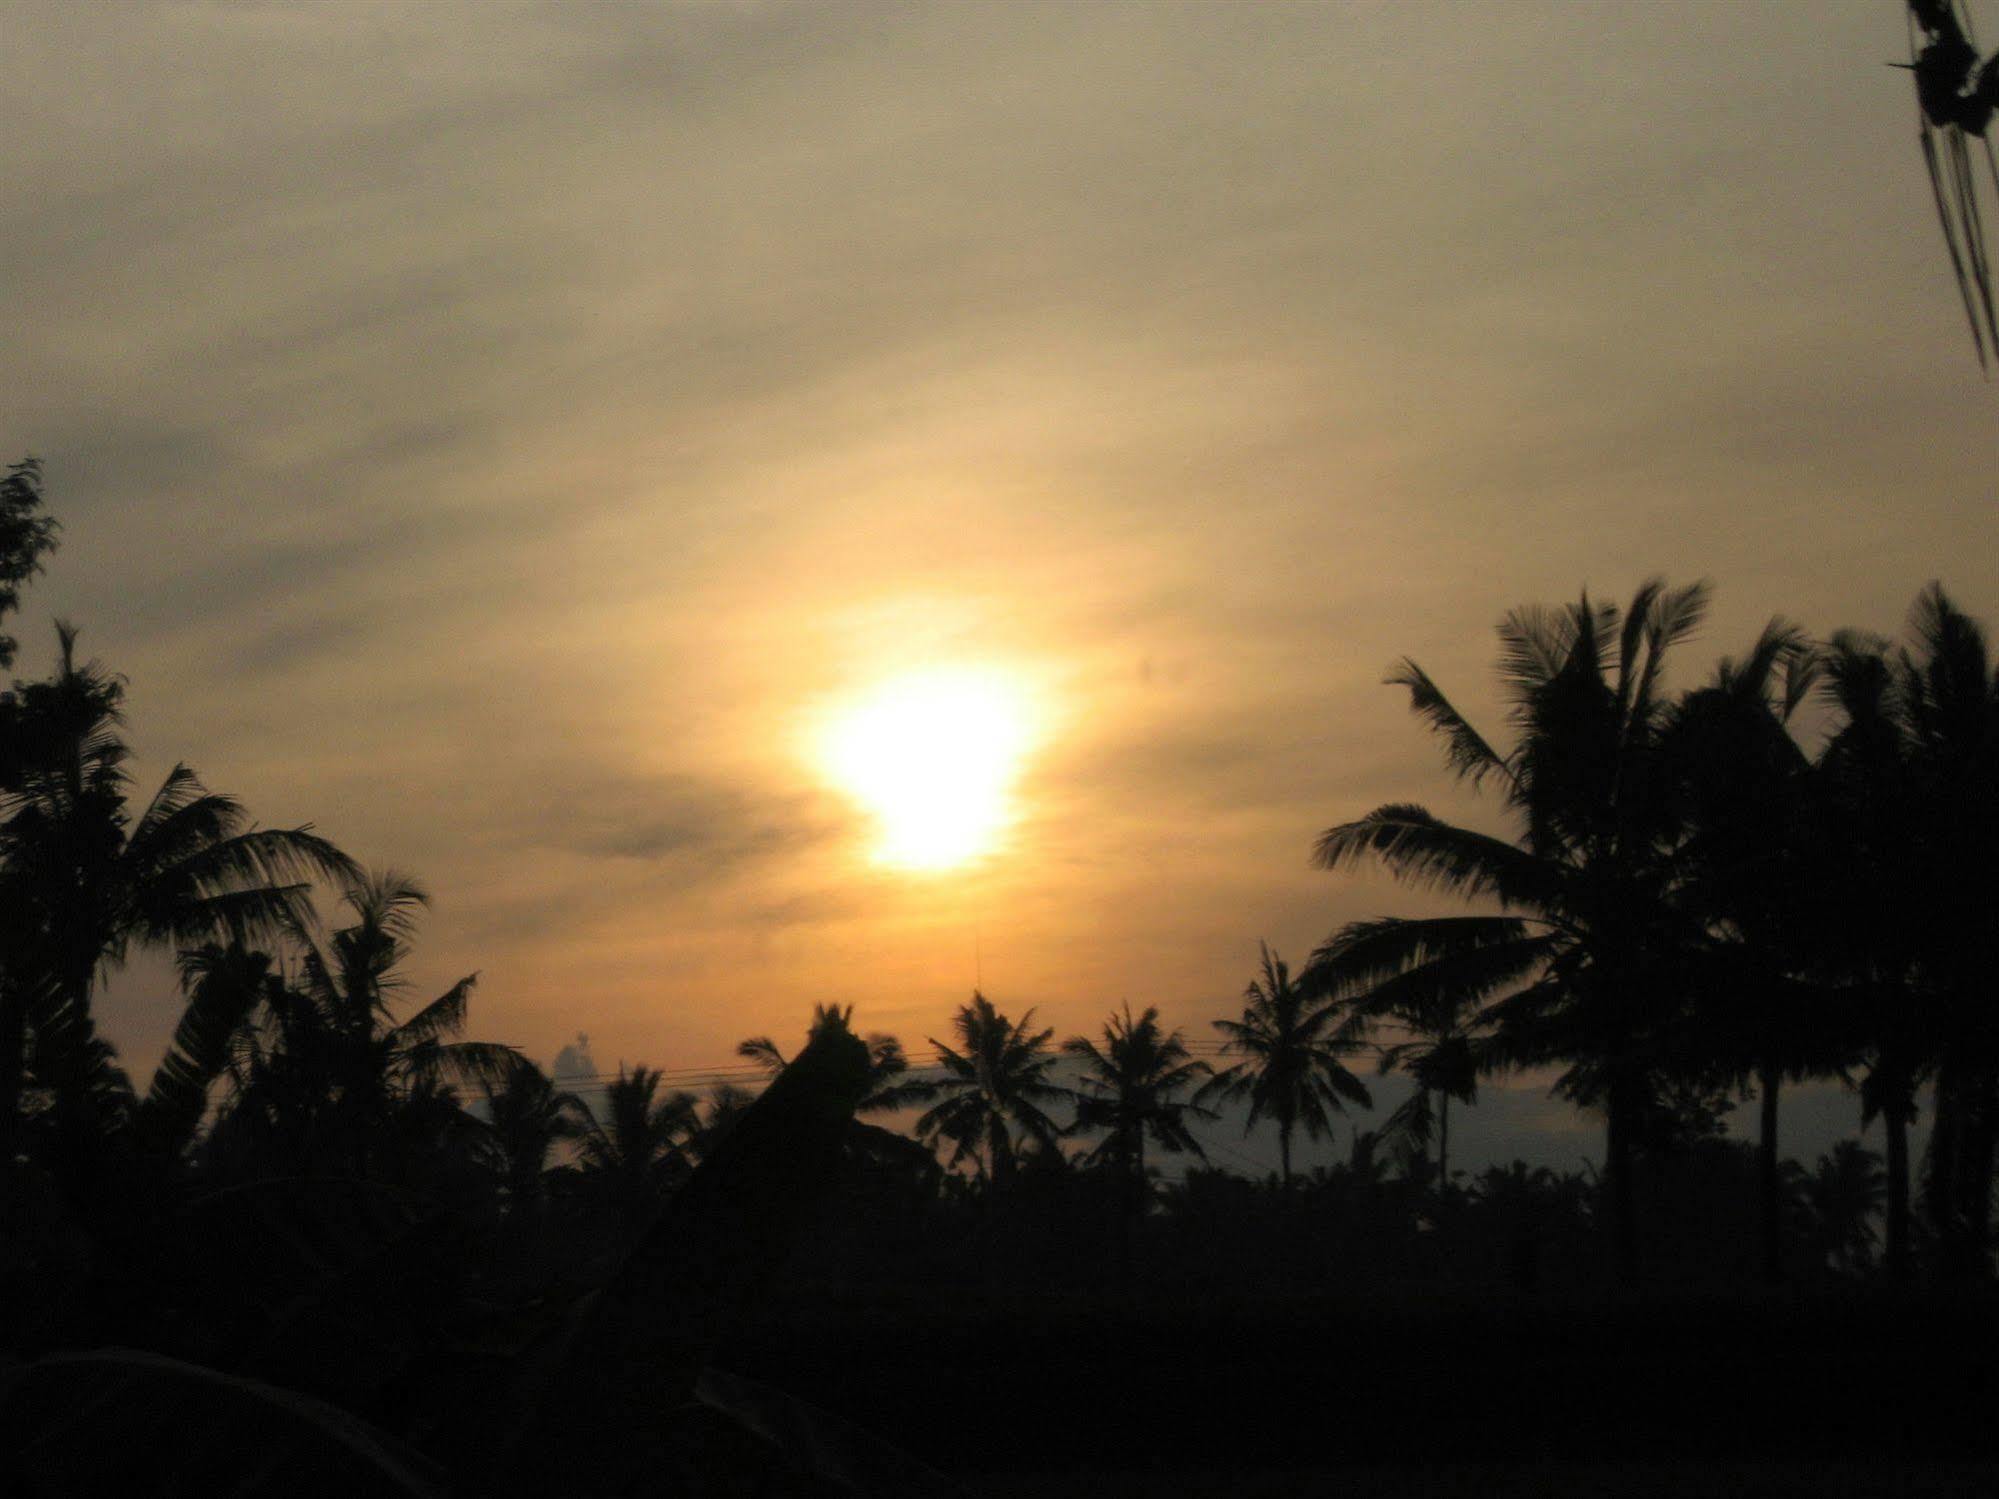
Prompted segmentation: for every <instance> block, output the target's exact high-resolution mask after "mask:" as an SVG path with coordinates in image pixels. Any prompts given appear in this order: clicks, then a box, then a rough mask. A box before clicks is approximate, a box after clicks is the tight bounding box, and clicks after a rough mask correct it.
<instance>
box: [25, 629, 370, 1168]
mask: <svg viewBox="0 0 1999 1499" xmlns="http://www.w3.org/2000/svg"><path fill="white" fill-rule="evenodd" d="M76 639H77V636H76V631H75V630H73V629H71V628H69V627H68V626H66V625H59V626H58V627H57V640H58V644H59V658H58V663H57V669H56V672H55V674H54V675H53V676H52V677H51V678H49V679H48V680H47V681H42V682H33V683H28V684H26V685H24V686H22V687H20V688H19V689H17V690H16V691H15V692H14V693H12V694H10V695H8V696H7V697H6V699H5V700H4V702H0V743H4V745H5V746H6V750H7V753H6V754H5V755H4V756H0V1187H4V1177H5V1175H6V1173H7V1171H8V1169H9V1167H10V1165H11V1163H12V1161H13V1158H14V1137H15V1130H16V1127H17V1123H18V1116H19V1111H20V1100H21V1095H22V1088H23V1085H24V1081H25V1080H26V1079H25V1073H24V1068H26V1066H27V1065H28V1062H29V1060H30V1058H31V1057H32V1059H33V1063H34V1073H35V1078H36V1081H37V1083H38V1085H39V1086H40V1087H42V1088H43V1089H45V1090H50V1091H53V1092H56V1093H60V1092H62V1091H64V1090H65V1089H72V1090H74V1091H76V1092H77V1093H78V1094H79V1095H81V1094H83V1093H84V1092H87V1091H88V1090H89V1089H90V1088H91V1087H92V1086H94V1084H93V1083H92V1082H91V1079H92V1078H93V1077H98V1076H101V1075H102V1073H101V1068H100V1067H99V1066H98V1064H97V1061H96V1060H94V1059H97V1058H98V1057H99V1053H100V1052H101V1051H102V1050H103V1048H102V1043H100V1042H99V1041H98V1040H97V1038H96V1028H95V1022H94V1019H93V1017H92V1015H91V1008H90V1006H91V999H92V996H93V994H94V992H95V988H96V985H97V983H98V981H99V980H100V978H101V977H102V976H103V975H104V974H105V973H106V972H107V971H109V970H112V969H115V968H117V967H118V966H119V965H121V964H122V963H123V962H124V961H125V960H126V958H127V957H128V956H129V954H130V953H131V952H132V951H133V950H134V949H138V948H149V947H171V948H191V947H196V946H198V945H200V944H202V943H205V942H210V941H215V940H225V941H236V942H246V943H247V942H255V941H259V940H262V939H265V938H271V937H276V936H278V935H281V934H283V933H286V932H290V931H296V930H301V929H303V927H304V926H305V923H306V922H307V921H308V920H309V917H310V910H311V906H310V895H311V882H312V881H313V880H314V879H320V878H332V879H349V878H352V877H353V875H354V873H355V866H354V864H353V861H351V860H350V859H348V857H347V856H346V855H345V854H343V853H341V852H340V851H339V850H338V849H336V848H335V847H334V846H333V845H332V844H331V843H329V842H327V841H326V840H325V839H324V838H321V837H318V836H317V835H315V834H314V833H313V832H312V831H311V829H310V828H309V827H298V828H257V827H253V826H251V825H250V822H249V818H248V816H247V814H246V813H245V812H244V810H243V808H242V806H241V805H240V804H239V803H237V802H236V801H235V800H234V799H233V798H230V797H227V796H223V795H220V794H219V793H216V792H212V791H209V790H208V789H207V788H206V787H205V786H203V785H202V784H201V782H200V780H199V779H198V778H197V777H196V776H195V773H194V772H193V771H192V770H190V769H189V768H188V767H187V766H185V765H177V766H175V767H174V769H173V770H172V771H171V772H170V773H169V774H168V776H167V778H166V780H165V782H164V783H163V784H162V785H161V786H160V788H159V790H158V791H156V792H155V793H154V794H153V796H152V798H151V799H150V800H149V801H148V802H147V803H146V804H145V805H144V807H142V808H140V809H138V810H137V811H136V812H135V811H134V809H133V807H132V805H131V803H130V802H129V800H128V793H129V791H130V788H131V775H130V772H129V771H128V770H127V768H126V765H127V761H128V760H129V759H130V757H131V749H130V746H129V745H128V744H127V743H126V741H125V738H124V736H123V734H122V732H121V726H122V721H123V701H124V685H123V683H122V682H121V681H120V680H119V679H118V678H116V677H113V676H111V675H110V674H109V673H107V672H106V671H105V670H104V668H103V667H101V666H100V665H98V664H97V663H96V662H89V663H86V664H82V665H79V664H78V662H77V659H76Z"/></svg>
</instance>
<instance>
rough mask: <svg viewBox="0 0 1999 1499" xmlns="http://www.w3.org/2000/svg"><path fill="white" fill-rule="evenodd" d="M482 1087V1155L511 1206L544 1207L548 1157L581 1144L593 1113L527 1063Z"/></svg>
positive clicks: (522, 1208) (581, 1101) (524, 1208)
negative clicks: (567, 1144)
mask: <svg viewBox="0 0 1999 1499" xmlns="http://www.w3.org/2000/svg"><path fill="white" fill-rule="evenodd" d="M481 1087H482V1091H483V1092H484V1093H485V1095H486V1111H487V1115H488V1118H487V1121H486V1126H487V1136H486V1141H485V1150H484V1152H483V1153H484V1154H486V1155H487V1157H488V1158H489V1159H490V1160H491V1161H492V1162H493V1164H494V1165H495V1166H496V1167H497V1168H498V1170H499V1173H500V1177H501V1180H502V1181H504V1182H505V1183H506V1187H507V1198H508V1202H509V1204H510V1205H511V1206H512V1207H513V1208H515V1209H517V1210H532V1209H533V1208H535V1207H537V1206H538V1205H539V1204H540V1202H541V1198H542V1172H543V1170H544V1169H545V1168H546V1166H547V1165H548V1153H549V1152H550V1151H551V1150H553V1149H554V1148H555V1147H556V1146H557V1145H559V1144H561V1143H563V1142H564V1141H568V1140H575V1139H579V1138H581V1137H582V1135H583V1134H584V1133H585V1132H586V1131H587V1130H588V1129H589V1127H590V1111H589V1109H588V1108H587V1107H586V1106H585V1104H584V1102H583V1100H582V1099H581V1098H579V1097H577V1096H576V1095H575V1094H574V1093H570V1092H566V1091H564V1090H562V1089H560V1088H557V1087H556V1086H555V1084H554V1082H553V1081H552V1080H551V1079H550V1078H549V1076H548V1074H547V1073H545V1072H543V1071H542V1070H541V1069H540V1068H539V1067H537V1066H535V1065H534V1063H532V1062H530V1061H528V1060H526V1059H525V1058H523V1059H522V1061H521V1062H520V1064H519V1065H518V1066H516V1067H515V1068H513V1069H512V1070H511V1071H510V1072H509V1073H508V1074H507V1075H506V1077H505V1078H504V1079H503V1080H502V1081H500V1082H499V1083H498V1084H495V1083H494V1082H492V1081H491V1080H487V1081H485V1082H483V1083H482V1085H481Z"/></svg>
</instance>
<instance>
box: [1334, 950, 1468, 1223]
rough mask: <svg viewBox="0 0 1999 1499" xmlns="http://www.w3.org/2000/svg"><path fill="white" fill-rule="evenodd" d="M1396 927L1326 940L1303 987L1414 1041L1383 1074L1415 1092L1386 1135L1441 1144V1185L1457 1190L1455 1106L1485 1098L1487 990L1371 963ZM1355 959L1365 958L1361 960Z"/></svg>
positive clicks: (1386, 1063)
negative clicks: (1398, 1075) (1396, 1076)
mask: <svg viewBox="0 0 1999 1499" xmlns="http://www.w3.org/2000/svg"><path fill="white" fill-rule="evenodd" d="M1395 921H1396V918H1390V919H1389V921H1388V922H1386V923H1384V922H1378V921H1354V922H1349V923H1347V925H1345V926H1343V927H1341V928H1340V930H1339V931H1337V932H1335V933H1334V934H1333V935H1332V936H1331V937H1330V938H1328V939H1327V940H1326V941H1325V942H1323V943H1321V944H1320V945H1319V947H1318V948H1317V950H1315V951H1314V952H1313V954H1312V958H1311V961H1310V962H1309V963H1308V964H1306V967H1305V973H1304V975H1303V978H1302V980H1301V982H1302V983H1303V984H1304V986H1305V988H1306V990H1307V992H1308V993H1314V994H1325V995H1333V996H1342V997H1344V998H1346V999H1347V1001H1348V1003H1349V1004H1350V1005H1351V1007H1352V1010H1353V1013H1354V1014H1356V1015H1357V1016H1359V1017H1362V1018H1363V1019H1364V1020H1366V1021H1383V1022H1387V1023H1390V1024H1392V1025H1394V1026H1396V1027H1397V1028H1399V1029H1400V1030H1401V1031H1403V1032H1404V1033H1405V1037H1406V1039H1404V1040H1401V1041H1396V1042H1393V1043H1391V1044H1389V1045H1387V1046H1384V1047H1383V1048H1382V1050H1381V1071H1382V1072H1383V1073H1388V1072H1392V1071H1395V1070H1397V1069H1399V1070H1401V1071H1402V1072H1404V1073H1406V1074H1407V1075H1408V1077H1409V1080H1410V1081H1411V1082H1412V1083H1414V1084H1415V1091H1414V1092H1412V1093H1411V1094H1410V1095H1409V1097H1408V1098H1407V1099H1406V1100H1404V1101H1403V1103H1402V1104H1401V1105H1399V1106H1398V1107H1397V1108H1396V1109H1395V1111H1394V1112H1393V1113H1392V1114H1390V1115H1389V1116H1388V1120H1387V1123H1386V1125H1385V1126H1384V1130H1385V1132H1386V1133H1387V1134H1389V1135H1391V1136H1394V1137H1396V1138H1398V1139H1402V1140H1406V1141H1408V1143H1409V1144H1410V1145H1411V1146H1412V1147H1414V1148H1415V1149H1416V1150H1418V1151H1422V1152H1427V1151H1428V1150H1429V1148H1430V1144H1431V1142H1432V1140H1433V1139H1434V1141H1435V1142H1436V1146H1437V1159H1436V1173H1437V1188H1438V1190H1439V1191H1441V1192H1448V1191H1449V1190H1450V1187H1451V1104H1452V1102H1453V1101H1456V1102H1458V1103H1462V1104H1466V1105H1470V1104H1473V1103H1476V1102H1477V1101H1478V1073H1479V1056H1478V1043H1479V1040H1480V1025H1479V1019H1480V1017H1479V1004H1478V1001H1479V999H1480V998H1481V995H1480V993H1479V991H1477V990H1475V989H1465V988H1461V987H1451V986H1448V985H1447V986H1443V987H1438V986H1435V985H1432V984H1429V983H1428V982H1427V981H1426V978H1425V975H1424V974H1422V973H1421V972H1417V973H1413V974H1412V973H1408V972H1399V973H1395V974H1392V975H1391V976H1389V977H1387V978H1382V977H1381V975H1380V973H1379V972H1378V971H1377V970H1376V969H1373V968H1370V967H1369V966H1367V955H1368V954H1369V952H1370V951H1372V950H1374V948H1375V944H1376V939H1378V938H1379V937H1381V936H1382V935H1383V928H1384V927H1387V928H1390V929H1391V930H1390V932H1389V935H1391V936H1393V935H1394V934H1393V932H1392V928H1393V926H1394V923H1395ZM1354 955H1358V960H1357V961H1356V959H1355V957H1354Z"/></svg>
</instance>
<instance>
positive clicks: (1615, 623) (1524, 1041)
mask: <svg viewBox="0 0 1999 1499" xmlns="http://www.w3.org/2000/svg"><path fill="white" fill-rule="evenodd" d="M1707 599H1708V590H1707V587H1706V585H1705V584H1695V585H1693V586H1691V587H1688V588H1682V589H1677V590H1669V589H1667V588H1666V586H1665V585H1664V584H1663V583H1662V582H1660V581H1658V580H1656V579H1655V580H1652V581H1649V582H1647V583H1645V584H1644V585H1643V586H1641V587H1640V588H1639V589H1638V591H1637V593H1636V594H1634V595H1633V597H1632V600H1631V603H1630V606H1629V607H1628V608H1627V609H1625V610H1622V611H1620V610H1619V609H1618V608H1617V607H1616V606H1615V605H1605V604H1599V603H1594V602H1592V601H1591V599H1590V598H1589V596H1588V594H1587V593H1585V594H1584V595H1583V596H1582V598H1581V600H1580V602H1578V603H1576V604H1573V605H1570V606H1568V607H1566V608H1562V609H1547V608H1539V607H1530V608H1524V609H1517V610H1514V611H1513V612H1512V613H1510V614H1508V615H1507V616H1506V617H1505V619H1503V620H1502V621H1501V623H1500V626H1499V638H1500V645H1501V654H1500V674H1501V679H1502V681H1503V683H1504V685H1505V688H1506V690H1507V694H1508V696H1509V698H1510V699H1511V704H1510V707H1511V717H1512V721H1513V725H1514V729H1515V732H1516V741H1515V744H1514V746H1513V748H1512V749H1511V750H1508V751H1506V752H1503V753H1502V752H1501V751H1500V750H1499V749H1497V748H1495V747H1494V746H1493V744H1492V743H1491V742H1490V741H1489V740H1487V739H1486V738H1485V736H1484V735H1482V734H1480V733H1479V732H1478V730H1477V729H1475V728H1474V727H1473V726H1472V725H1471V723H1470V721H1469V720H1468V719H1466V718H1465V717H1464V715H1463V714H1462V713H1460V712H1459V711H1458V709H1457V708H1456V707H1455V706H1453V705H1452V703H1451V702H1450V700H1449V699H1448V698H1447V697H1445V695H1444V694H1443V692H1442V691H1441V690H1440V689H1439V688H1438V687H1437V685H1436V684H1435V683H1434V682H1433V681H1432V680H1431V679H1430V677H1429V676H1428V674H1427V673H1425V672H1424V671H1423V669H1422V668H1421V667H1419V666H1418V665H1417V664H1416V663H1415V662H1413V661H1409V660H1404V661H1403V662H1401V663H1400V664H1399V665H1398V666H1397V667H1396V668H1395V669H1394V670H1393V671H1392V672H1391V673H1390V674H1389V677H1388V681H1389V683H1390V684H1391V685H1395V686H1401V687H1405V688H1407V689H1408V691H1409V694H1410V704H1411V707H1412V708H1413V709H1414V711H1415V712H1416V713H1417V715H1418V716H1419V717H1421V718H1422V719H1424V720H1425V721H1426V722H1427V723H1428V724H1429V726H1430V727H1431V728H1432V729H1433V730H1434V731H1435V732H1436V733H1437V734H1438V735H1439V736H1440V737H1441V738H1442V739H1443V741H1444V745H1445V751H1446V758H1447V761H1448V763H1449V765H1450V767H1451V768H1452V769H1453V770H1454V771H1456V772H1457V773H1458V775H1459V776H1460V777H1461V778H1463V779H1465V780H1466V781H1468V782H1469V783H1470V784H1471V785H1472V786H1473V787H1474V788H1476V787H1479V786H1482V785H1484V784H1486V783H1492V784H1494V785H1496V786H1497V787H1498V788H1499V791H1500V794H1501V797H1502V800H1503V803H1504V806H1505V809H1506V811H1507V813H1508V814H1509V816H1510V817H1511V818H1512V820H1513V821H1514V823H1515V825H1516V829H1517V831H1516V835H1515V838H1514V839H1513V840H1512V841H1508V840H1507V839H1504V838H1500V837H1495V836H1493V835H1492V834H1489V833H1484V832H1479V831H1476V830H1474V829H1471V828H1464V827H1458V826H1454V825H1452V824H1450V823H1447V822H1444V821H1443V820H1442V819H1440V818H1437V817H1435V816H1433V815H1431V814H1430V813H1429V812H1428V811H1426V810H1424V809H1423V808H1422V807H1418V806H1411V805H1406V804H1393V805H1389V806H1384V807H1380V808H1377V809H1376V810H1375V811H1373V812H1370V813H1368V814H1367V815H1366V816H1364V817H1361V818H1357V819H1355V820H1354V821H1352V822H1345V823H1341V824H1339V825H1337V826H1335V827H1332V828H1329V829H1327V831H1326V832H1325V833H1324V834H1322V835H1321V836H1320V838H1319V841H1318V844H1317V847H1316V849H1315V859H1316V861H1317V862H1318V863H1319V865H1320V866H1321V867H1323V868H1326V869H1340V868H1345V867H1347V866H1349V865H1352V864H1356V863H1359V862H1361V861H1363V860H1378V861H1380V862H1381V863H1382V864H1385V865H1386V866H1387V868H1388V869H1389V871H1390V872H1391V873H1393V874H1394V875H1395V876H1396V877H1398V878H1399V879H1401V880H1402V881H1404V882H1405V883H1407V884H1411V885H1414V886H1418V887H1428V888H1433V889H1439V890H1442V891H1444V892H1446V893H1449V894H1452V895H1456V896H1459V897H1461V898H1463V899H1466V900H1469V901H1476V902H1481V903H1484V902H1490V903H1492V904H1494V905H1497V906H1498V908H1499V910H1498V911H1497V912H1495V913H1493V914H1482V915H1471V916H1448V917H1426V918H1409V919H1403V920H1390V921H1383V922H1379V923H1376V924H1375V927H1374V930H1373V931H1372V932H1371V933H1370V934H1369V935H1368V937H1367V940H1366V941H1364V942H1361V941H1355V942H1351V943H1349V944H1347V945H1346V947H1345V949H1344V951H1343V953H1342V959H1341V962H1342V968H1343V971H1344V972H1345V975H1346V977H1347V980H1348V982H1349V983H1350V984H1353V985H1356V986H1358V985H1361V984H1365V983H1379V982H1382V981H1385V980H1387V979H1390V978H1397V977H1401V978H1405V979H1406V980H1407V982H1408V985H1409V989H1410V991H1411V993H1412V995H1418V996H1424V997H1425V1002H1428V999H1429V998H1442V997H1445V996H1462V997H1463V998H1464V999H1465V1000H1466V1001H1471V1000H1477V1001H1481V1002H1485V1009H1484V1012H1483V1014H1484V1018H1485V1020H1486V1021H1487V1022H1489V1023H1490V1024H1491V1025H1492V1027H1493V1036H1492V1039H1491V1041H1490V1042H1488V1043H1487V1044H1486V1046H1485V1048H1484V1050H1485V1052H1486V1054H1487V1055H1488V1056H1489V1057H1490V1058H1491V1059H1492V1060H1493V1061H1494V1062H1495V1063H1498V1064H1503V1065H1514V1066H1523V1065H1539V1064H1545V1063H1556V1062H1558V1063H1565V1064H1567V1070H1566V1072H1565V1073H1564V1074H1563V1076H1562V1078H1561V1081H1560V1083H1559V1085H1558V1086H1559V1088H1560V1090H1561V1091H1562V1092H1563V1093H1564V1094H1566V1095H1567V1096H1568V1097H1571V1098H1573V1099H1575V1100H1576V1101H1578V1102H1580V1103H1588V1104H1601V1105H1602V1106H1603V1108H1604V1111H1605V1115H1606V1118H1607V1121H1608V1129H1607V1140H1606V1150H1605V1156H1606V1160H1605V1166H1606V1174H1607V1176H1608V1179H1609V1181H1608V1185H1609V1189H1610V1198H1611V1214H1612V1224H1613V1233H1612V1247H1613V1256H1614V1260H1615V1264H1616V1267H1617V1270H1618V1273H1619V1275H1620V1277H1621V1278H1623V1279H1625V1280H1627V1281H1629V1280H1631V1279H1633V1278H1635V1276H1636V1273H1637V1230H1636V1209H1635V1198H1634V1196H1633V1188H1632V1167H1633V1152H1634V1149H1635V1146H1636V1140H1635V1134H1636V1131H1637V1129H1638V1126H1639V1124H1640V1121H1641V1119H1642V1118H1643V1115H1644V1112H1645V1110H1646V1107H1647V1105H1648V1102H1649V1099H1650V1093H1651V1089H1652V1085H1653V1082H1654V1080H1655V1078H1656V1076H1657V1073H1658V1070H1659V1068H1660V1066H1661V1065H1662V1063H1663V1060H1664V1057H1663V1047H1662V1042H1663V1041H1664V1039H1665V1036H1664V1033H1665V1032H1666V1031H1667V1030H1668V1029H1669V1028H1670V1022H1671V1021H1672V1019H1673V1018H1674V1011H1675V1007H1676V1005H1677V1003H1678V1000H1679V998H1680V995H1681V992H1682V983H1681V978H1682V976H1681V974H1680V973H1679V972H1678V967H1679V964H1680V958H1681V954H1682V953H1683V952H1684V951H1685V950H1686V948H1687V939H1686V933H1685V932H1684V930H1683V926H1684V918H1683V917H1682V916H1681V915H1680V913H1679V911H1678V907H1677V902H1676V898H1675V897H1676V895H1677V893H1678V892H1677V886H1678V884H1679V880H1680V872H1679V869H1678V865H1677V862H1676V859H1675V855H1676V854H1677V852H1678V846H1679V844H1680V842H1681V830H1680V827H1679V823H1678V812H1679V807H1678V798H1677V797H1676V795H1675V794H1674V787H1673V783H1672V779H1671V776H1670V773H1669V767H1668V762H1667V757H1666V755H1665V754H1664V752H1663V748H1662V744H1661V739H1662V734H1663V731H1664V728H1665V726H1666V723H1667V718H1668V710H1669V706H1670V704H1669V700H1668V698H1667V697H1666V694H1665V690H1664V687H1663V683H1662V672H1663V670H1664V666H1665V661H1666V657H1667V654H1668V652H1669V651H1670V650H1671V649H1672V647H1673V646H1674V645H1676V644H1677V643H1679V642H1681V641H1683V640H1685V639H1686V637H1687V636H1688V635H1690V634H1691V633H1692V632H1693V631H1694V629H1695V628H1696V627H1697V626H1698V625H1699V623H1700V621H1701V619H1702V617H1703V615H1704V614H1705V612H1706V607H1707ZM1509 991H1510V992H1509ZM1502 994H1503V995H1505V996H1506V997H1504V998H1496V997H1495V996H1499V995H1502Z"/></svg>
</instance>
